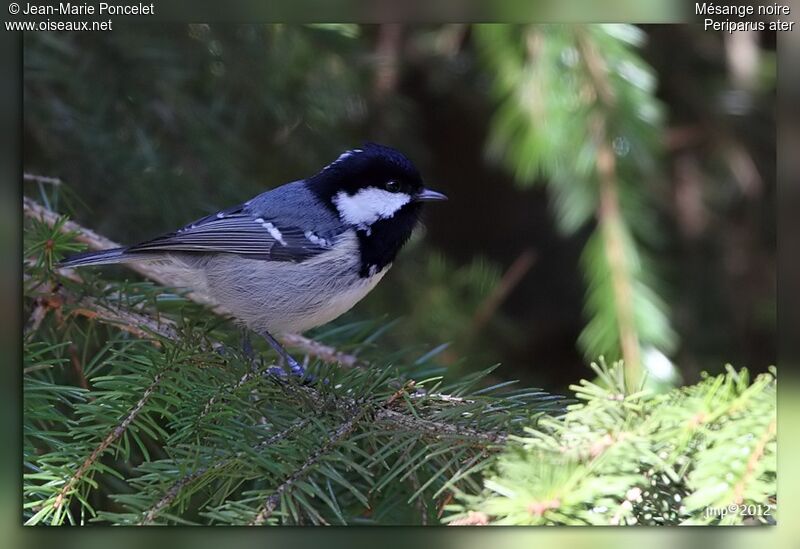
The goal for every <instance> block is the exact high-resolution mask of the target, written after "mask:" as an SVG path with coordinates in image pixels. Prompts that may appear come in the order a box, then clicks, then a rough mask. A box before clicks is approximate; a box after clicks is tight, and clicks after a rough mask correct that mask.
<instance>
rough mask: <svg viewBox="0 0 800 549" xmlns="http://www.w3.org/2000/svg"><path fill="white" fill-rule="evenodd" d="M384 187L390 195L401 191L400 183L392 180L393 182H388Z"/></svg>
mask: <svg viewBox="0 0 800 549" xmlns="http://www.w3.org/2000/svg"><path fill="white" fill-rule="evenodd" d="M383 187H384V188H385V189H386V190H387V191H389V192H390V193H396V192H397V191H399V190H400V183H398V182H397V181H395V180H393V179H392V180H391V181H387V182H386V184H385V185H384V186H383Z"/></svg>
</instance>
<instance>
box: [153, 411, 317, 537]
mask: <svg viewBox="0 0 800 549" xmlns="http://www.w3.org/2000/svg"><path fill="white" fill-rule="evenodd" d="M309 422H310V420H309V419H302V420H300V421H298V422H297V423H295V424H293V425H290V426H289V427H287V428H286V429H284V430H282V431H280V432H279V433H275V434H274V435H272V436H271V437H269V438H268V439H267V440H265V441H264V442H261V443H259V444H258V445H256V446H255V448H254V450H255V451H259V450H263V449H265V448H267V447H269V446H272V445H273V444H275V443H277V442H280V441H281V440H283V439H285V438H286V437H287V436H289V435H290V434H291V433H293V432H294V431H296V430H298V429H302V428H303V427H305V426H306V425H308V423H309ZM244 455H245V454H244V452H239V453H237V454H236V455H235V456H234V457H231V458H228V459H225V460H222V461H218V462H216V463H214V464H213V465H210V466H208V467H201V468H199V469H197V470H195V471H193V472H191V473H189V474H188V475H186V476H184V477H181V478H180V479H178V480H177V481H175V483H173V484H172V485H171V486H170V487H169V488H168V489H167V491H166V492H165V493H164V495H163V497H162V498H161V499H160V500H158V502H156V504H155V505H153V506H152V507H150V509H148V510H147V511H145V513H144V518H143V519H142V521H141V522H140V523H139V524H140V525H148V524H152V523H153V522H154V521H155V519H156V517H158V515H159V514H160V513H161V512H162V511H163V510H164V509H167V508H168V507H169V506H170V505H172V502H173V501H175V498H177V497H178V494H180V492H181V491H182V490H184V489H185V488H186V487H188V486H190V485H191V484H192V483H193V482H194V481H196V480H197V479H199V478H201V477H202V476H203V475H205V474H206V473H209V472H211V471H213V470H215V469H222V468H224V467H226V466H228V465H230V464H231V463H233V462H234V461H236V459H240V458H241V457H243V456H244Z"/></svg>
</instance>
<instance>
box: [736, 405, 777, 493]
mask: <svg viewBox="0 0 800 549" xmlns="http://www.w3.org/2000/svg"><path fill="white" fill-rule="evenodd" d="M777 427H778V422H777V420H776V419H773V420H772V421H770V423H769V426H768V427H767V430H766V431H765V432H764V434H763V435H762V436H761V438H760V439H758V443H757V444H756V446H755V448H753V451H752V452H751V453H750V457H749V458H748V459H747V467H746V468H745V472H744V476H743V477H742V479H741V480H740V481H739V482H737V483H736V486H735V487H734V489H733V494H734V496H733V502H734V503H735V504H737V505H741V504H742V502H743V501H744V493H745V489H746V488H747V483H748V482H750V480H751V479H752V478H753V476H754V475H755V472H756V470H757V468H758V462H759V461H761V458H763V457H764V450H765V449H766V447H767V444H768V443H769V442H770V441H771V440H772V439H773V438H774V437H775V431H776V429H777Z"/></svg>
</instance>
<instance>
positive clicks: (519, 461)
mask: <svg viewBox="0 0 800 549" xmlns="http://www.w3.org/2000/svg"><path fill="white" fill-rule="evenodd" d="M593 367H594V370H595V372H596V373H597V375H598V379H597V381H596V382H588V381H582V382H581V383H580V385H577V386H574V387H573V390H574V391H575V393H576V396H577V398H578V399H579V402H578V403H576V404H573V405H571V406H569V409H568V411H567V413H566V414H564V415H563V416H561V417H550V418H544V419H542V421H541V422H540V423H539V425H538V426H537V427H536V429H527V436H524V437H512V439H513V440H512V441H511V442H510V443H509V444H508V447H507V448H506V450H505V451H504V452H503V453H502V454H501V455H499V456H498V457H497V458H496V463H495V464H494V465H493V466H492V467H491V469H490V470H487V471H486V474H485V480H484V487H483V489H482V490H481V491H480V492H478V493H462V494H460V495H459V501H460V503H459V504H458V505H453V506H451V507H450V508H449V510H450V512H451V513H450V514H449V515H448V516H447V518H446V520H447V521H450V522H452V521H457V522H458V521H459V520H465V519H466V520H471V521H473V522H480V523H489V524H511V525H533V524H556V525H568V524H597V525H602V524H605V525H608V524H642V525H668V524H715V523H723V524H741V523H743V522H754V521H755V522H774V519H775V516H774V515H775V495H776V490H777V484H776V466H777V463H776V444H777V442H776V429H775V426H776V380H775V377H774V374H775V372H774V370H773V371H772V373H770V374H762V375H759V376H758V377H757V378H756V379H754V380H752V381H751V380H750V377H749V375H748V373H747V370H740V371H736V370H734V369H733V368H732V367H730V366H727V373H725V374H721V375H718V376H713V377H711V376H707V377H706V379H704V380H703V381H702V382H700V383H698V384H697V385H693V386H689V387H684V388H680V389H674V390H672V391H671V392H669V393H666V394H664V393H661V394H656V393H653V392H651V391H639V392H637V393H634V394H627V395H626V394H625V386H624V383H623V379H622V371H621V367H620V366H619V365H618V364H617V365H615V366H614V367H606V366H605V363H603V362H601V365H600V366H598V365H593ZM730 506H738V509H740V510H742V509H745V510H746V509H747V508H748V507H749V508H750V509H758V508H759V506H760V509H762V510H765V511H762V512H757V513H755V514H757V515H758V516H747V515H748V513H747V512H738V513H737V512H734V511H730V512H728V510H730V509H731V508H732V507H730ZM715 510H716V511H717V512H715ZM719 510H722V512H719ZM750 514H753V513H752V511H751V512H750Z"/></svg>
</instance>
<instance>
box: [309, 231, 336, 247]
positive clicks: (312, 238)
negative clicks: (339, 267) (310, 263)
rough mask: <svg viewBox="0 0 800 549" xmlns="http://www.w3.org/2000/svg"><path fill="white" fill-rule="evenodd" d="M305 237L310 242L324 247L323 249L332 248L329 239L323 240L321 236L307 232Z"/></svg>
mask: <svg viewBox="0 0 800 549" xmlns="http://www.w3.org/2000/svg"><path fill="white" fill-rule="evenodd" d="M304 234H305V237H306V238H307V239H308V241H309V242H311V243H312V244H315V245H317V246H322V247H323V248H330V245H331V243H330V242H328V240H327V239H325V238H322V237H321V236H319V235H317V234H315V233H314V232H312V231H306V232H305V233H304Z"/></svg>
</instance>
